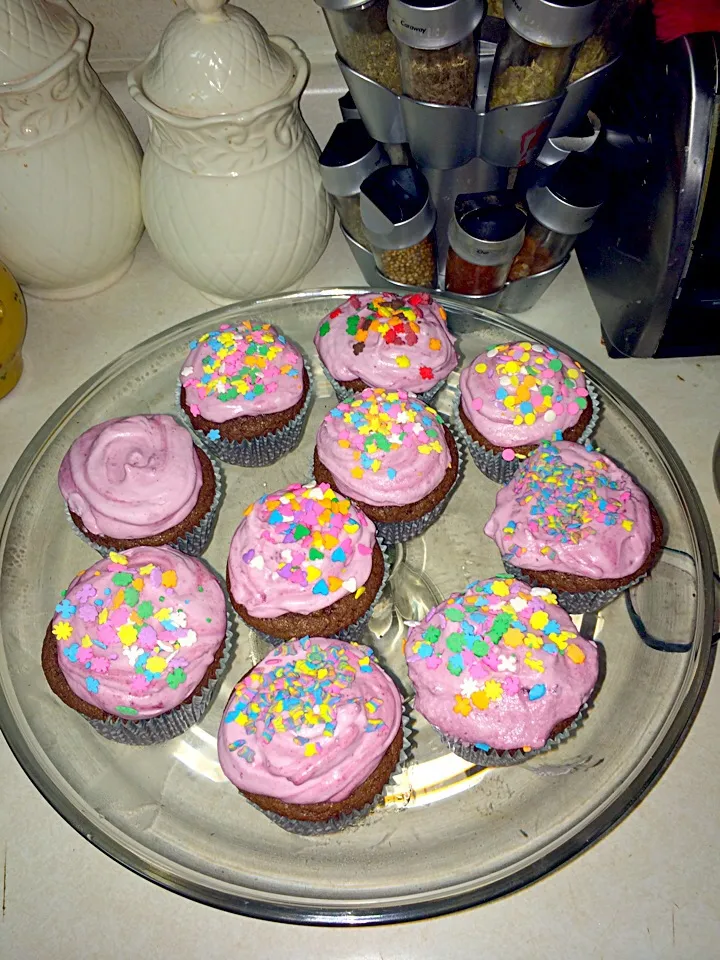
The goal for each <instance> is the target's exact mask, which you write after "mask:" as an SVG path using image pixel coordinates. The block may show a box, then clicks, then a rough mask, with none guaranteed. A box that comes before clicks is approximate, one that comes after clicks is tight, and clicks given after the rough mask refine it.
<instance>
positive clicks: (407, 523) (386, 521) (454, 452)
mask: <svg viewBox="0 0 720 960" xmlns="http://www.w3.org/2000/svg"><path fill="white" fill-rule="evenodd" d="M443 428H444V430H445V441H446V443H447V446H448V450H449V451H450V468H449V469H448V470H446V471H445V476H444V477H443V479H442V480H441V482H440V483H439V484H438V485H437V487H435V489H434V490H431V491H430V493H428V494H427V496H425V497H423V498H422V499H421V500H417V501H415V503H409V504H405V505H403V506H400V507H396V506H387V507H378V506H375V505H373V504H370V503H363V502H362V501H361V500H356V499H355V498H354V497H352V496H351V494H349V493H347V492H346V491H343V489H342V484H340V483H339V482H338V481H337V480H336V479H335V477H334V476H333V474H332V473H331V472H330V470H328V468H327V467H326V466H325V464H324V463H323V462H322V461H321V460H320V458H319V456H318V452H317V448H316V449H315V453H314V456H313V475H314V477H315V480H316V481H317V482H318V483H328V484H330V486H331V487H332V488H333V490H337V491H338V493H342V494H343V496H347V497H350V499H351V500H352V501H353V503H354V504H355V505H356V506H357V507H358V508H359V509H360V510H362V512H363V513H364V514H365V516H367V517H369V518H370V519H371V520H372V522H373V523H374V524H375V526H376V528H377V532H378V537H380V539H381V540H382V541H383V542H384V543H387V544H388V545H390V544H393V543H405V542H406V541H407V540H412V539H413V538H414V537H419V536H420V535H421V534H422V533H424V532H425V531H426V530H427V529H428V527H430V526H432V524H433V523H435V521H436V520H437V519H438V517H439V516H440V515H441V513H442V512H443V510H444V509H445V507H446V506H447V504H448V502H449V500H450V496H451V494H452V492H453V490H454V489H455V487H456V486H457V483H458V481H459V479H460V477H461V475H462V468H463V465H464V459H463V456H462V446H461V444H460V443H459V441H457V440H456V438H455V434H454V433H453V431H452V430H451V428H450V427H448V426H447V425H445V424H443Z"/></svg>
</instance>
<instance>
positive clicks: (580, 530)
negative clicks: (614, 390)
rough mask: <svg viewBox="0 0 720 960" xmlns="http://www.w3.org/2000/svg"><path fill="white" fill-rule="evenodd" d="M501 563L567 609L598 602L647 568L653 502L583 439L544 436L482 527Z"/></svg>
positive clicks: (656, 536) (655, 525)
mask: <svg viewBox="0 0 720 960" xmlns="http://www.w3.org/2000/svg"><path fill="white" fill-rule="evenodd" d="M485 533H486V534H487V536H488V537H490V538H491V539H492V540H494V541H495V543H496V544H497V546H498V549H499V550H500V553H501V554H502V557H503V561H504V563H505V566H506V568H507V570H508V571H509V572H510V573H512V574H513V575H514V576H517V577H520V578H521V579H523V580H526V581H528V582H529V583H532V584H535V585H537V586H543V587H549V588H550V589H551V590H553V591H554V592H555V593H556V594H557V596H558V601H559V603H560V605H561V606H563V607H565V609H566V610H569V611H570V613H587V612H590V611H593V610H599V609H600V608H601V607H604V606H606V605H607V604H608V603H610V602H611V601H612V600H614V599H615V597H617V596H618V595H619V594H620V593H622V591H623V590H626V589H627V588H628V587H629V586H632V585H633V584H635V583H638V582H639V581H640V580H641V579H642V578H643V577H644V576H646V574H647V573H648V572H649V570H650V569H651V567H652V566H653V564H654V563H655V561H656V560H657V558H658V555H659V553H660V550H661V548H662V541H663V525H662V521H661V519H660V517H659V515H658V512H657V510H656V509H655V507H654V506H653V504H652V501H651V500H649V499H648V497H647V495H646V494H645V492H644V491H643V490H641V489H640V487H639V486H638V485H637V484H636V483H635V481H634V480H633V479H632V478H631V477H630V476H628V474H627V473H625V471H624V470H622V469H621V468H620V467H619V466H618V465H617V464H616V463H615V462H614V461H613V460H611V459H610V458H609V457H606V456H604V455H603V454H601V453H598V452H597V451H596V450H593V449H592V447H590V446H589V445H588V446H587V447H583V446H582V445H580V444H578V443H569V442H567V441H565V440H560V441H558V442H557V443H548V442H545V443H543V444H541V446H540V447H539V448H538V449H537V450H535V451H534V453H532V454H530V456H529V457H528V458H527V460H525V461H523V463H521V464H520V466H519V467H518V470H517V472H516V474H515V476H514V477H513V478H512V480H511V481H510V482H509V483H508V484H507V486H505V487H503V488H502V489H501V490H499V491H498V495H497V498H496V501H495V509H494V510H493V512H492V514H491V516H490V519H489V520H488V522H487V525H486V527H485Z"/></svg>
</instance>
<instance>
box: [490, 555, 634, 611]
mask: <svg viewBox="0 0 720 960" xmlns="http://www.w3.org/2000/svg"><path fill="white" fill-rule="evenodd" d="M503 564H504V565H505V569H506V570H507V572H508V573H509V574H510V575H511V576H512V577H514V578H515V579H516V580H522V582H523V583H527V584H529V586H531V587H546V586H547V585H546V584H544V583H542V579H541V578H542V572H541V571H538V576H537V577H532V576H528V575H527V574H525V573H523V571H522V570H520V568H519V567H516V566H514V565H513V564H512V563H508V562H507V560H503ZM646 577H647V573H644V574H643V575H642V576H641V577H636V578H635V579H634V580H631V581H630V583H628V584H627V585H626V586H624V587H615V588H614V589H612V590H588V591H585V592H583V593H571V592H570V591H569V590H560V591H556V590H553V589H552V587H547V589H548V590H552V592H553V593H554V594H555V596H556V597H557V602H558V606H560V607H562V608H563V610H565V611H566V612H567V613H597V611H598V610H602V608H603V607H607V606H608V604H611V603H612V602H613V600H617V598H618V597H619V596H620V595H621V594H623V593H625V591H626V590H629V589H630V587H635V586H637V585H638V584H639V583H642V581H643V580H644V579H645V578H646Z"/></svg>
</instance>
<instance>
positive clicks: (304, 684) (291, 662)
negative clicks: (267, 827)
mask: <svg viewBox="0 0 720 960" xmlns="http://www.w3.org/2000/svg"><path fill="white" fill-rule="evenodd" d="M402 750H403V731H402V705H401V700H400V694H399V693H398V690H397V687H396V686H395V684H394V683H393V681H392V680H391V679H390V677H389V676H388V675H387V674H386V673H385V672H384V671H383V670H382V669H381V667H380V666H379V664H378V663H377V661H376V660H375V659H374V657H373V654H372V651H371V650H370V649H369V648H368V647H362V646H359V645H358V644H354V643H343V641H341V640H328V639H326V638H324V637H305V638H303V639H302V640H293V641H291V642H290V643H284V644H282V645H281V646H279V647H276V648H275V649H274V650H273V651H272V652H271V653H269V654H268V656H267V657H265V659H264V660H261V661H260V663H258V664H257V665H256V666H254V667H253V668H252V669H251V670H250V672H249V673H248V674H247V675H246V676H245V677H244V678H243V679H242V680H241V681H240V683H238V685H237V686H236V687H235V690H234V691H233V694H232V696H231V697H230V700H229V702H228V705H227V707H226V708H225V713H224V714H223V719H222V722H221V724H220V731H219V734H218V756H219V758H220V765H221V767H222V769H223V772H224V774H225V776H226V777H227V778H228V780H230V782H231V783H233V784H234V785H235V786H236V787H237V788H238V790H239V791H240V793H242V794H243V796H245V797H247V799H248V800H250V801H251V802H252V803H254V804H255V805H256V806H258V807H260V808H261V809H262V810H263V811H264V812H265V813H267V814H268V815H269V816H270V817H271V819H273V820H274V821H275V822H277V823H279V824H280V825H281V826H284V827H285V828H286V829H290V830H293V831H295V832H299V833H327V832H330V831H332V830H338V829H340V828H342V827H344V826H347V825H348V824H349V823H351V822H353V821H354V820H356V819H357V818H358V815H360V814H365V813H367V812H369V810H370V809H371V807H372V805H373V804H374V802H375V801H376V800H377V799H379V797H380V795H381V793H382V790H383V788H384V787H385V785H386V784H387V782H388V780H389V779H390V777H391V776H392V774H393V771H394V770H395V768H396V767H397V765H398V762H399V760H400V758H401V753H402Z"/></svg>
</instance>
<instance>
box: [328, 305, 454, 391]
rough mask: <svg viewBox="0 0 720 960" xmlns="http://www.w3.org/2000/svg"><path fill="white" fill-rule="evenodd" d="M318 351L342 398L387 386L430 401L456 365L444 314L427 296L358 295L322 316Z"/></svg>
mask: <svg viewBox="0 0 720 960" xmlns="http://www.w3.org/2000/svg"><path fill="white" fill-rule="evenodd" d="M315 347H316V348H317V352H318V356H319V357H320V360H321V361H322V364H323V366H324V367H325V370H326V372H327V373H328V375H329V376H330V378H331V380H332V383H333V387H334V388H335V392H336V393H337V396H338V399H339V400H347V399H348V398H349V397H350V396H351V395H352V394H353V393H359V392H361V391H362V390H365V389H366V388H367V387H383V388H384V389H386V390H406V391H408V392H410V393H416V394H418V395H419V396H420V397H421V398H422V399H424V400H425V401H427V402H430V401H431V400H432V398H433V397H434V396H435V394H436V393H437V392H438V390H439V389H440V388H441V387H442V386H443V385H444V383H445V380H446V378H447V376H448V375H449V374H450V373H452V371H453V370H454V369H455V367H456V366H457V362H458V358H457V354H456V352H455V337H454V336H453V335H452V334H451V333H450V331H449V330H448V328H447V316H446V314H445V311H444V310H443V308H442V307H441V306H440V304H439V303H436V301H435V300H433V298H432V297H431V296H430V295H429V294H427V293H413V294H410V295H409V296H405V297H400V296H398V295H397V294H392V293H366V294H356V295H354V296H352V297H350V299H349V300H347V301H346V302H345V303H344V304H342V305H341V306H339V307H337V308H336V309H335V310H332V311H331V312H330V313H329V314H328V315H327V316H326V317H324V318H323V320H322V321H321V323H320V326H319V327H318V330H317V333H316V334H315Z"/></svg>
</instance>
